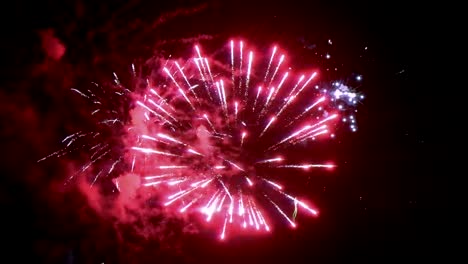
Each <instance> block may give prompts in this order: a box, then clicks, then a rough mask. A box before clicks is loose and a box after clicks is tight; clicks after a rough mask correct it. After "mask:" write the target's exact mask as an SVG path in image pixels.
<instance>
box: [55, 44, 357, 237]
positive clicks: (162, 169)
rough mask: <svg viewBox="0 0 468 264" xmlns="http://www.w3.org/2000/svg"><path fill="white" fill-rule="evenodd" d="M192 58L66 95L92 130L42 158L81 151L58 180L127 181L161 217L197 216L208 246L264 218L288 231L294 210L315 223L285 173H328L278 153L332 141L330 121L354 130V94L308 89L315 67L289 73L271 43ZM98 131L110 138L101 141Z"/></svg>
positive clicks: (255, 228)
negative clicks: (85, 102) (79, 103)
mask: <svg viewBox="0 0 468 264" xmlns="http://www.w3.org/2000/svg"><path fill="white" fill-rule="evenodd" d="M193 54H194V55H193V57H190V58H188V59H165V60H162V61H161V62H160V65H158V66H157V67H156V68H155V69H154V71H155V72H156V74H154V75H152V76H151V77H146V78H137V71H136V69H135V66H134V65H132V71H131V72H132V74H133V76H134V78H135V79H138V80H139V82H140V84H141V85H140V86H142V87H143V88H142V89H141V90H139V91H136V90H134V91H131V90H129V89H127V88H125V87H124V86H123V85H122V84H121V81H120V80H119V78H118V76H117V74H114V77H115V79H114V82H115V85H113V86H112V87H113V88H112V89H107V88H101V87H100V86H99V85H97V84H95V89H93V90H92V91H91V90H87V91H81V90H78V89H72V90H73V91H74V92H76V93H78V94H79V95H81V96H83V97H85V98H87V99H89V101H90V102H91V103H92V105H94V106H95V108H94V109H93V111H92V112H91V115H92V116H93V117H95V118H96V120H99V121H98V129H97V130H96V132H91V133H85V132H78V133H75V134H72V135H70V136H68V137H67V138H65V139H64V141H63V142H64V144H66V147H65V148H64V149H62V150H60V151H58V152H55V153H53V154H51V155H49V156H62V155H65V154H67V153H69V152H72V151H76V149H77V148H82V149H86V150H87V151H89V153H90V159H89V162H88V163H87V164H85V165H84V166H82V167H81V169H80V170H79V171H78V172H77V173H76V174H74V175H72V176H71V177H70V178H69V179H70V180H71V179H73V178H74V177H75V176H76V175H78V174H80V173H83V172H84V171H86V170H92V171H93V173H92V175H93V178H92V179H91V185H93V184H95V183H96V182H97V181H98V180H99V178H102V177H109V176H110V175H111V174H113V173H114V174H117V175H118V174H119V173H118V172H116V170H119V171H127V172H131V173H134V174H136V175H139V176H140V177H141V188H150V189H151V190H152V191H154V192H157V193H158V194H159V195H160V197H162V198H161V199H162V201H161V202H162V206H164V207H165V208H166V209H167V210H169V211H172V212H177V213H179V214H187V213H196V214H198V215H200V216H202V218H203V219H204V220H203V221H205V222H206V223H210V224H212V225H213V226H215V227H216V228H218V230H219V238H220V239H224V238H225V237H226V236H227V234H233V233H237V232H249V233H262V232H263V233H265V232H270V231H271V229H272V222H273V221H271V219H272V218H275V219H276V218H279V219H280V221H283V222H284V223H286V224H288V225H290V226H291V227H293V228H295V227H296V226H297V223H296V219H295V218H296V214H297V212H298V211H303V212H305V213H307V214H310V215H312V216H315V215H317V214H318V211H317V210H316V209H315V208H313V207H312V206H311V205H309V204H308V203H307V202H305V201H304V200H300V199H298V198H297V197H296V196H295V195H294V194H291V193H289V192H288V191H287V189H288V188H287V183H288V181H289V180H288V177H289V176H290V174H291V173H292V172H291V171H289V170H297V169H300V170H308V171H311V170H312V169H331V168H334V167H335V165H334V164H332V163H329V162H323V161H322V162H320V161H314V160H310V161H308V162H303V161H301V162H297V161H296V160H295V158H294V156H295V155H290V154H291V153H293V152H297V151H302V152H304V149H306V150H307V148H308V145H309V144H313V141H315V140H324V139H327V138H330V137H335V134H334V130H335V128H336V127H337V124H338V123H341V121H342V122H349V123H350V128H351V130H353V131H355V130H356V125H355V117H354V111H355V107H356V105H357V103H358V102H359V100H360V99H362V95H358V94H357V93H355V92H354V91H352V90H351V89H350V88H349V87H348V86H346V85H344V84H342V83H339V82H332V83H330V84H328V85H326V84H325V85H324V84H320V83H319V79H320V72H319V71H318V69H315V70H311V71H306V72H301V73H298V72H294V71H292V70H290V68H289V67H288V66H287V63H286V61H287V57H286V54H285V53H284V52H283V51H282V50H281V49H280V48H279V47H277V46H273V47H272V48H271V49H270V51H269V52H268V53H267V54H261V53H257V52H255V51H254V50H253V49H251V48H250V47H249V46H248V45H247V44H246V43H245V42H243V41H240V40H231V41H229V42H228V43H227V45H226V46H225V47H224V48H223V49H222V50H221V51H217V52H216V53H215V54H216V55H205V54H204V52H203V50H202V47H201V46H199V45H195V46H194V48H193ZM109 134H111V135H113V136H112V137H111V138H118V139H120V140H116V141H117V142H109V141H106V140H102V138H109ZM75 146H76V147H75ZM309 151H310V150H309ZM304 153H305V152H304ZM116 184H117V188H119V185H118V181H117V182H116ZM291 209H293V210H294V213H293V214H292V215H291V214H290V213H287V212H290V211H291Z"/></svg>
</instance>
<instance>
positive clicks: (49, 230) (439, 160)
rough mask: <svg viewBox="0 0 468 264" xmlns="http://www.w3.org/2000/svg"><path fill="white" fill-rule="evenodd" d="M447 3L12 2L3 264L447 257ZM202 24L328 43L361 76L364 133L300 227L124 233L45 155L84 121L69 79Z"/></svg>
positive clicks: (104, 71) (5, 86)
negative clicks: (248, 234)
mask: <svg viewBox="0 0 468 264" xmlns="http://www.w3.org/2000/svg"><path fill="white" fill-rule="evenodd" d="M197 6H198V7H200V6H201V7H203V8H204V9H203V10H202V11H200V12H197V13H194V14H191V15H186V16H185V15H183V14H179V15H176V16H175V17H176V18H174V19H168V20H167V22H165V23H162V25H161V26H158V27H152V26H151V25H155V24H154V23H155V21H157V18H158V17H160V16H161V15H164V14H168V12H174V10H181V9H182V8H192V7H197ZM440 12H441V10H437V9H436V8H433V7H430V6H428V5H426V6H417V5H409V4H406V3H404V2H394V1H393V2H388V3H380V2H378V1H369V2H366V1H357V2H349V3H341V2H340V1H311V2H310V3H307V4H306V3H303V2H302V1H216V0H213V1H206V2H201V1H166V2H165V3H158V1H135V0H134V1H128V2H125V1H65V2H61V1H37V2H35V3H29V2H25V1H17V2H16V3H15V4H12V6H11V7H9V8H5V9H3V10H2V13H3V15H2V25H1V26H2V32H3V33H2V36H3V40H2V43H1V53H2V64H1V65H2V66H1V67H2V68H1V76H2V79H1V93H0V96H1V97H0V102H1V103H2V105H1V106H0V110H2V111H1V113H0V116H1V118H2V127H1V130H0V133H1V148H2V150H1V152H0V153H1V155H2V158H1V164H2V166H1V168H2V171H1V178H0V179H1V182H0V184H1V185H0V205H1V208H2V214H1V217H0V218H1V221H0V223H1V228H2V232H1V237H2V239H1V240H2V242H3V245H4V246H1V247H0V248H1V249H0V252H1V253H2V254H1V255H2V256H3V257H4V258H5V259H4V260H3V261H1V262H2V263H18V262H20V261H26V260H31V263H102V262H105V263H160V262H162V263H166V262H168V263H174V262H191V263H206V262H208V263H211V262H218V263H226V262H230V261H231V262H233V263H239V262H242V263H254V262H257V263H264V262H273V263H282V262H288V263H289V262H296V263H314V262H315V263H322V262H326V263H348V262H352V263H382V262H395V261H405V262H406V261H410V260H411V261H417V262H421V261H427V260H432V259H434V258H445V257H446V255H445V254H446V249H445V246H444V245H446V243H445V242H444V241H445V238H446V236H448V235H446V234H445V233H446V232H447V231H445V230H446V229H447V227H448V226H447V221H446V220H445V217H446V208H447V207H448V206H447V203H448V202H449V199H448V197H447V196H446V194H447V189H448V185H447V180H446V179H447V177H448V175H447V174H448V170H447V169H446V164H448V162H449V158H448V149H447V146H446V145H445V143H444V141H443V140H441V139H439V138H444V136H445V135H446V132H445V131H447V130H446V128H445V127H444V123H441V122H440V121H441V120H443V117H444V114H443V111H441V110H440V109H441V108H444V106H445V105H446V102H444V100H443V97H441V96H440V93H439V92H438V91H439V87H438V86H437V85H436V82H435V77H436V75H437V74H436V72H437V67H440V65H437V62H436V61H437V60H438V59H439V58H438V55H437V54H438V50H439V49H440V46H439V42H440V41H441V38H440V37H438V27H437V25H440V24H439V20H438V15H440ZM194 21H195V22H194ZM44 29H53V30H54V34H55V36H56V37H57V38H59V39H60V40H61V42H62V43H63V44H64V45H65V47H66V52H65V54H64V55H63V57H62V58H61V59H60V60H51V59H50V58H47V57H46V56H45V53H44V52H43V50H42V48H41V38H40V34H39V33H38V32H40V31H41V30H44ZM198 34H207V35H216V36H219V38H221V39H223V37H224V38H229V37H230V36H243V37H245V38H246V39H250V40H252V42H255V41H259V42H261V43H270V42H271V41H279V42H280V43H281V44H282V46H285V47H287V48H289V50H292V53H293V54H294V58H293V59H296V60H297V61H301V56H302V55H304V57H307V56H310V57H314V56H313V51H311V50H310V49H309V48H308V46H310V45H313V44H317V45H319V44H320V45H322V44H326V42H327V40H328V39H331V40H332V41H333V45H332V46H329V47H328V49H329V50H330V53H331V54H332V55H333V56H336V57H337V58H338V59H337V61H340V62H343V65H342V66H340V70H341V71H342V73H341V72H340V73H337V74H338V75H340V74H343V75H346V74H348V73H360V74H362V75H363V77H364V80H363V82H362V86H361V87H359V88H358V89H359V91H361V92H363V93H364V94H365V96H366V99H365V100H364V101H363V104H362V105H361V106H360V107H359V112H358V114H357V118H358V124H359V130H358V132H357V133H348V134H346V135H344V136H342V137H340V141H339V142H337V143H333V144H331V148H332V149H331V151H330V152H331V153H335V154H334V155H335V156H334V159H335V160H336V163H337V164H339V168H338V169H336V171H335V172H334V173H333V175H332V176H327V177H328V178H326V179H322V180H314V181H315V182H314V183H315V185H313V187H311V188H312V189H311V190H312V191H311V193H312V196H311V197H312V198H311V199H313V200H314V202H315V203H316V204H317V205H318V207H319V208H320V211H321V215H320V217H318V218H316V219H306V218H302V219H300V220H301V221H303V222H304V223H303V224H302V225H300V227H299V229H298V230H296V231H290V230H287V229H286V228H285V229H282V228H279V230H276V231H275V234H274V235H272V236H270V237H260V238H256V237H253V238H238V239H232V240H231V241H228V242H226V243H219V242H218V241H216V240H214V239H213V238H212V237H210V236H209V235H206V236H205V235H203V234H201V235H195V236H193V235H191V236H182V237H181V238H179V239H178V241H177V243H178V244H179V243H180V244H181V245H182V246H181V248H182V252H173V251H172V250H164V249H162V248H163V245H160V244H159V243H157V242H153V241H150V240H142V239H139V238H137V237H129V238H128V239H126V242H125V243H119V242H117V241H118V240H117V239H116V234H115V233H114V232H113V229H112V227H111V226H109V225H108V223H106V222H105V221H102V220H100V218H99V217H98V216H97V215H95V214H94V213H93V211H92V210H91V209H90V208H89V207H88V206H86V202H85V199H84V198H83V197H82V196H80V194H79V193H78V192H77V191H76V190H70V189H69V188H63V187H61V184H60V181H61V180H63V179H64V174H65V173H66V171H67V169H68V168H67V165H66V162H57V164H55V165H54V163H53V162H50V163H47V164H45V165H44V164H40V165H38V164H37V163H36V161H37V160H38V159H39V158H41V157H42V156H44V155H46V153H50V152H53V151H55V150H56V149H58V148H59V147H60V142H59V141H60V139H61V138H63V136H64V135H67V134H68V133H70V131H73V130H74V129H76V128H79V127H80V121H82V120H83V119H84V118H83V117H82V115H81V113H82V112H81V111H80V110H79V109H76V108H74V107H72V106H75V107H76V106H78V105H77V103H76V102H73V100H72V99H70V98H71V97H70V96H69V90H68V88H69V87H73V86H74V85H76V84H77V83H78V82H80V81H86V80H87V79H86V78H89V79H93V78H94V79H96V78H97V79H100V78H109V77H103V76H110V74H111V72H112V71H119V70H120V71H124V70H125V69H126V67H128V65H129V64H130V63H132V62H134V61H135V60H136V59H135V58H145V57H148V56H150V55H151V54H152V50H153V49H154V46H155V44H154V43H156V42H158V41H161V40H164V39H179V38H184V37H190V36H196V35H198ZM322 46H323V45H322ZM325 46H326V45H325ZM364 47H368V49H367V50H366V51H365V52H364ZM333 58H334V57H333ZM84 76H85V77H86V78H85V77H84ZM70 102H71V103H70ZM174 243H175V242H174ZM5 245H6V246H5ZM169 247H170V246H169Z"/></svg>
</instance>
